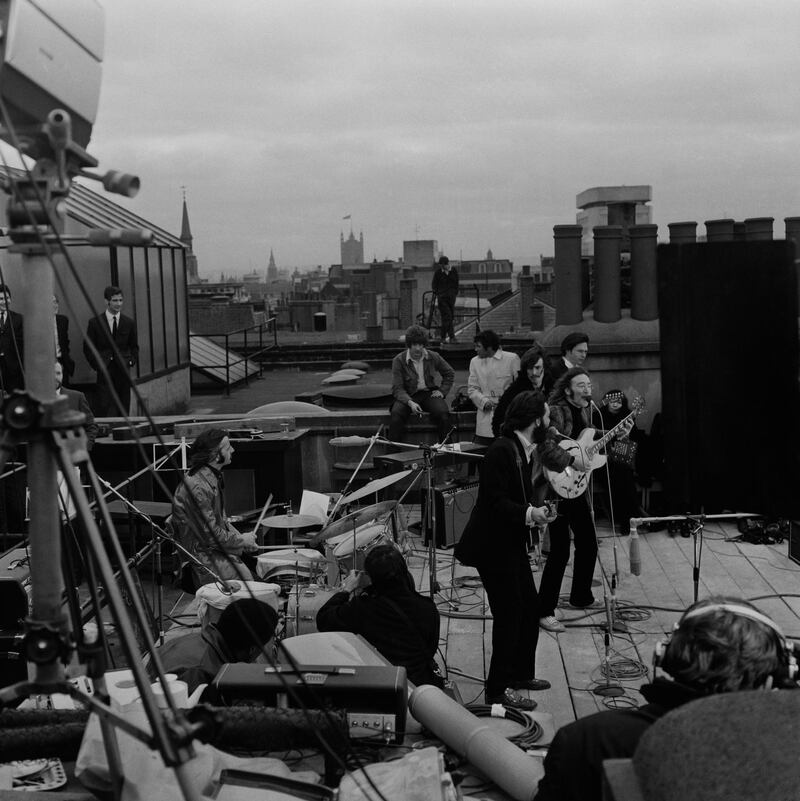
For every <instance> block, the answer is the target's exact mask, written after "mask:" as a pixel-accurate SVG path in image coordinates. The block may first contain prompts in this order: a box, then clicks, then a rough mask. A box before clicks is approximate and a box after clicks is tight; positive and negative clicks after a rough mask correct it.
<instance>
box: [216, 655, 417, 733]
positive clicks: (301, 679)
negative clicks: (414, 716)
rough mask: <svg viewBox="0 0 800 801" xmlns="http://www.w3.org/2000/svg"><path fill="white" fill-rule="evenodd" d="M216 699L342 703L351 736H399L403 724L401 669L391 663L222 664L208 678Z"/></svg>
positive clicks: (338, 705) (404, 698) (314, 706)
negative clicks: (212, 675) (325, 664)
mask: <svg viewBox="0 0 800 801" xmlns="http://www.w3.org/2000/svg"><path fill="white" fill-rule="evenodd" d="M211 686H212V688H213V689H214V690H215V692H216V696H217V702H218V703H219V704H221V705H229V706H230V705H233V704H242V703H252V704H255V705H259V706H274V707H290V708H297V707H300V706H301V705H302V706H305V707H308V708H309V709H342V710H344V711H345V713H346V714H347V725H348V728H349V731H350V736H351V737H359V736H362V737H364V736H370V737H373V736H375V735H387V734H388V735H392V736H393V737H394V738H395V741H396V742H402V740H403V736H404V734H405V728H406V705H407V703H408V697H407V696H408V681H407V679H406V669H405V668H402V667H395V666H394V665H387V666H381V667H378V666H374V665H368V666H367V665H363V666H362V665H352V666H345V667H336V666H318V665H315V666H314V667H310V668H304V667H300V669H299V671H297V672H295V671H292V670H291V669H289V668H273V667H271V666H269V665H263V664H252V663H249V662H233V663H229V664H226V665H223V666H222V667H221V668H220V669H219V672H218V673H217V675H216V676H215V677H214V680H213V682H212V685H211Z"/></svg>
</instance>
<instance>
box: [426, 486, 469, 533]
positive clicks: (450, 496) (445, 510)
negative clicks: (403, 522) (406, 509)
mask: <svg viewBox="0 0 800 801" xmlns="http://www.w3.org/2000/svg"><path fill="white" fill-rule="evenodd" d="M433 499H434V500H433V510H434V515H435V518H436V547H437V548H452V547H453V546H454V545H455V544H456V543H457V542H458V541H459V540H460V539H461V534H462V533H463V532H464V527H465V526H466V525H467V521H468V520H469V516H470V515H471V514H472V509H473V507H474V506H475V503H476V502H477V500H478V482H477V481H475V482H472V483H470V484H462V485H461V486H452V485H449V484H447V485H444V486H440V487H434V488H433ZM426 507H427V496H426V495H425V493H422V519H423V521H424V520H425V510H426ZM430 538H431V532H430V530H427V529H426V530H425V532H424V542H425V545H427V544H428V543H429V542H430Z"/></svg>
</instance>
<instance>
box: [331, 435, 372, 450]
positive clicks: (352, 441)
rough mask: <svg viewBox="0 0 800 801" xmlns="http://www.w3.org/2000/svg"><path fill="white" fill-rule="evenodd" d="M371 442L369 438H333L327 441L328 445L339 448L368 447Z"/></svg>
mask: <svg viewBox="0 0 800 801" xmlns="http://www.w3.org/2000/svg"><path fill="white" fill-rule="evenodd" d="M371 442H372V438H371V437H357V436H352V437H334V438H333V439H329V440H328V444H329V445H333V446H334V447H341V448H356V447H362V446H364V445H369V444H370V443H371Z"/></svg>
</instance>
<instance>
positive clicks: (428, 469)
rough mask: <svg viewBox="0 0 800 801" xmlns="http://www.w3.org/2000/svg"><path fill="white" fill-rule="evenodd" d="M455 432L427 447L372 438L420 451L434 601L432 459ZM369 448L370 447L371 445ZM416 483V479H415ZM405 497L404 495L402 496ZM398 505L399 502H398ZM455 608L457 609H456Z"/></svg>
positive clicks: (450, 601) (430, 592)
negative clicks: (423, 476)
mask: <svg viewBox="0 0 800 801" xmlns="http://www.w3.org/2000/svg"><path fill="white" fill-rule="evenodd" d="M454 430H455V426H454V427H453V428H451V429H450V431H448V432H447V435H446V436H445V437H444V439H443V440H442V442H440V443H436V444H434V445H428V444H427V443H417V444H413V443H410V442H393V441H392V440H388V439H381V438H379V437H378V435H377V434H376V435H375V436H374V437H373V440H374V442H380V443H381V444H382V445H393V446H394V447H397V448H405V449H406V450H421V451H422V458H423V471H422V472H423V473H424V475H425V500H426V504H425V513H424V515H423V520H422V527H421V530H422V531H423V532H427V534H428V576H429V579H428V583H429V587H428V592H429V594H430V596H431V600H434V599H435V596H436V595H437V593H439V591H440V586H439V582H438V578H437V568H436V535H437V532H436V515H435V514H434V505H433V504H434V487H433V459H434V456H435V454H436V453H441V452H442V451H445V450H446V447H445V444H444V443H445V442H447V440H448V439H449V437H450V435H451V434H452V433H453V431H454ZM374 442H373V443H371V444H370V447H372V444H374ZM415 481H416V479H415ZM412 486H413V484H412ZM410 489H411V487H409V488H408V489H407V490H406V493H407V492H408V491H409V490H410ZM403 497H405V494H404V495H403ZM398 503H399V501H398ZM445 600H447V603H448V604H450V606H451V607H452V606H453V602H452V600H448V599H445ZM456 608H457V607H456Z"/></svg>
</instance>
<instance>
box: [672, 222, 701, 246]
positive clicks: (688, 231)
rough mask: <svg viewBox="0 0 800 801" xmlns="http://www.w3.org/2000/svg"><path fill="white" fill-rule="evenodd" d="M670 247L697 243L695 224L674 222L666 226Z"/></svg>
mask: <svg viewBox="0 0 800 801" xmlns="http://www.w3.org/2000/svg"><path fill="white" fill-rule="evenodd" d="M667 228H668V229H669V242H670V244H671V245H686V244H688V243H690V242H697V223H696V222H674V223H669V224H668V225H667Z"/></svg>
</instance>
